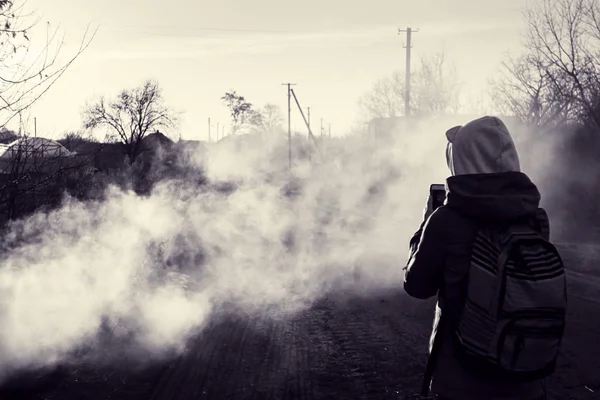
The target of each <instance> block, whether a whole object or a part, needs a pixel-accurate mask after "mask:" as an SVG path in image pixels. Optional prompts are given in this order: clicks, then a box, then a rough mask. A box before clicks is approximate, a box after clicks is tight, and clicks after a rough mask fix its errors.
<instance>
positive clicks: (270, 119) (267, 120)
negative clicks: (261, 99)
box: [260, 104, 283, 133]
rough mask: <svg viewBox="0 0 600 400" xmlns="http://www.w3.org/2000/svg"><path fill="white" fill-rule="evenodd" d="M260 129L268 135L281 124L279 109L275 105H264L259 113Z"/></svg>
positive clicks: (281, 117)
mask: <svg viewBox="0 0 600 400" xmlns="http://www.w3.org/2000/svg"><path fill="white" fill-rule="evenodd" d="M260 114H261V121H260V122H261V127H262V128H263V129H264V130H265V131H266V132H268V133H272V132H274V131H275V130H276V129H278V128H280V127H281V126H282V124H283V114H282V112H281V109H280V108H279V107H278V106H276V105H275V104H265V105H264V106H263V108H262V110H261V111H260Z"/></svg>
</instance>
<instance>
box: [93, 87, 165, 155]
mask: <svg viewBox="0 0 600 400" xmlns="http://www.w3.org/2000/svg"><path fill="white" fill-rule="evenodd" d="M176 121H177V118H176V115H175V113H174V112H173V111H171V110H170V109H169V108H168V107H167V106H165V105H164V101H163V97H162V92H161V90H160V88H159V86H158V82H155V81H151V80H148V81H146V82H145V83H144V84H143V85H142V86H140V87H137V88H134V89H128V90H123V91H122V92H121V93H120V94H119V96H117V98H116V99H114V100H112V101H109V102H107V101H106V100H105V99H104V97H101V98H100V100H98V101H97V102H96V103H93V104H91V105H89V106H88V107H87V108H86V109H85V111H84V113H83V125H84V127H85V128H86V129H94V128H97V127H100V126H104V127H108V128H109V129H110V130H111V131H112V132H113V134H114V135H115V137H116V138H117V139H118V140H119V141H121V142H122V143H123V145H124V146H125V151H126V153H127V156H128V157H129V162H130V163H131V164H133V163H134V162H135V160H136V158H137V157H138V156H139V155H140V153H141V152H142V150H143V148H142V140H143V139H144V137H146V135H147V134H148V133H150V132H151V131H152V130H153V129H158V128H161V127H172V126H174V125H175V123H176Z"/></svg>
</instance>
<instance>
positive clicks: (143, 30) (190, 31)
mask: <svg viewBox="0 0 600 400" xmlns="http://www.w3.org/2000/svg"><path fill="white" fill-rule="evenodd" d="M100 29H108V30H112V31H121V32H135V33H140V34H145V35H155V36H189V37H194V36H198V35H199V34H201V33H210V32H214V33H268V34H274V33H302V32H301V31H291V30H275V29H240V28H202V27H183V28H182V27H179V26H166V25H163V26H160V25H154V26H151V25H147V26H136V25H113V24H101V25H100ZM161 30H162V31H163V32H160V31H161ZM165 30H167V31H168V30H171V31H172V32H164V31H165Z"/></svg>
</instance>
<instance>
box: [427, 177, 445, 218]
mask: <svg viewBox="0 0 600 400" xmlns="http://www.w3.org/2000/svg"><path fill="white" fill-rule="evenodd" d="M429 194H430V195H431V200H432V205H431V206H432V207H431V208H432V209H433V211H435V209H437V208H438V207H439V206H441V205H442V204H444V200H446V185H444V184H439V183H434V184H432V185H431V186H429Z"/></svg>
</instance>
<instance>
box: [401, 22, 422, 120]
mask: <svg viewBox="0 0 600 400" xmlns="http://www.w3.org/2000/svg"><path fill="white" fill-rule="evenodd" d="M404 32H406V45H404V48H405V49H406V76H405V78H404V116H405V117H408V116H410V56H411V49H412V33H413V32H415V33H417V32H419V30H418V29H415V30H412V28H410V27H408V28H406V29H398V35H400V34H401V33H404Z"/></svg>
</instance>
